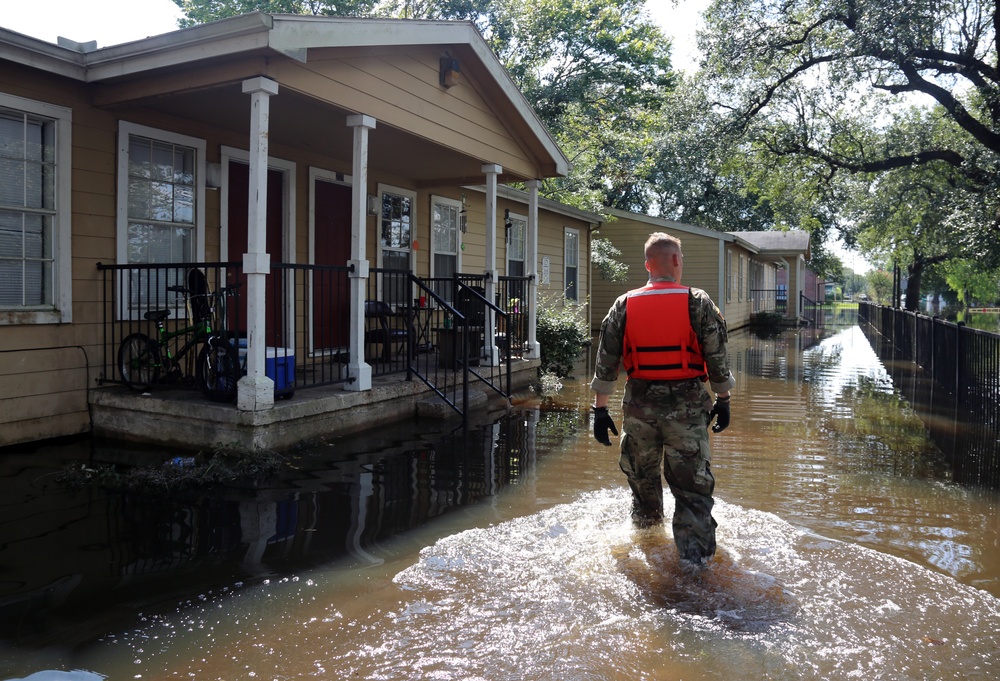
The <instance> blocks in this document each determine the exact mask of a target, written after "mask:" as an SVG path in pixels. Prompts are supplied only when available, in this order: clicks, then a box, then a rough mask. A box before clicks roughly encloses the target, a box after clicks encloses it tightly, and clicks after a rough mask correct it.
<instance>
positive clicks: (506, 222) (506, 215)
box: [503, 208, 514, 244]
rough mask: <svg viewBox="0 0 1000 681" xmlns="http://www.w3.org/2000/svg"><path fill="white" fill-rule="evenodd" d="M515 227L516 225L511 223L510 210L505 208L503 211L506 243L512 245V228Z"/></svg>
mask: <svg viewBox="0 0 1000 681" xmlns="http://www.w3.org/2000/svg"><path fill="white" fill-rule="evenodd" d="M513 226H514V223H513V222H511V221H510V208H505V209H504V211H503V240H504V243H508V244H509V243H510V228H511V227H513Z"/></svg>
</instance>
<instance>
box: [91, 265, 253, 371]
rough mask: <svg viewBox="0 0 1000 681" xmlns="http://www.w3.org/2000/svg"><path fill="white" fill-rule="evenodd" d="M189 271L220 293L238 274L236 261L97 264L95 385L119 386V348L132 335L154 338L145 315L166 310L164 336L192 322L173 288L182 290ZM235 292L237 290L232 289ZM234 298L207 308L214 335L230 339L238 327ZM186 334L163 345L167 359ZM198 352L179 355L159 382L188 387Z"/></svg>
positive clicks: (152, 326) (185, 339) (186, 339)
mask: <svg viewBox="0 0 1000 681" xmlns="http://www.w3.org/2000/svg"><path fill="white" fill-rule="evenodd" d="M192 267H198V268H200V269H201V270H202V271H203V272H204V273H205V277H206V279H207V283H208V287H209V290H211V291H219V290H221V289H222V288H224V287H227V286H233V285H235V284H238V283H239V280H238V277H234V276H233V273H234V272H236V271H238V269H239V264H238V263H227V262H214V263H197V264H194V263H169V264H159V265H139V264H134V265H106V264H103V263H97V269H98V270H99V271H100V272H101V274H102V277H101V301H100V302H101V307H100V314H101V328H102V350H103V352H102V353H101V368H100V370H99V375H100V378H99V380H100V382H102V383H105V382H121V376H120V375H119V372H118V368H117V358H118V348H119V346H120V345H121V343H122V341H123V340H124V339H125V338H126V337H128V336H129V335H131V334H134V333H142V334H145V335H147V336H149V337H150V338H153V339H155V338H157V329H156V326H155V324H154V322H153V321H151V320H149V319H147V318H146V317H145V315H146V313H149V312H153V311H157V310H167V311H168V312H169V316H168V317H167V318H166V319H165V320H164V321H163V325H164V329H165V331H166V332H168V333H169V334H173V333H175V332H178V331H179V330H180V329H183V328H184V327H185V326H189V325H190V324H191V310H190V309H189V306H188V305H186V304H185V303H186V300H187V298H186V296H185V294H184V293H183V292H182V291H180V290H178V288H183V287H185V286H186V282H187V278H188V273H189V271H190V270H191V268H192ZM236 291H237V292H238V291H239V289H238V287H237V288H236ZM233 300H234V298H221V299H220V300H219V301H218V304H217V305H216V306H215V308H214V309H213V310H212V316H211V321H210V324H211V327H212V330H213V332H214V333H215V334H218V335H224V336H232V337H235V335H236V330H237V329H239V328H241V326H242V323H241V319H242V318H241V310H240V307H239V306H238V305H232V301H233ZM190 340H191V337H190V336H189V335H185V334H181V335H178V336H176V337H174V338H172V339H171V340H169V341H168V342H167V350H168V351H169V352H170V356H172V357H178V356H179V355H180V353H181V349H182V348H183V347H184V345H185V343H187V342H189V341H190ZM198 350H199V348H197V347H192V348H191V349H189V350H188V351H187V352H186V353H184V354H183V356H181V358H180V361H179V362H178V363H177V365H176V366H174V367H173V369H172V371H171V372H170V374H169V375H166V376H161V380H165V381H169V382H173V383H177V384H181V385H185V384H189V383H190V384H193V383H194V376H195V359H196V358H197V355H198Z"/></svg>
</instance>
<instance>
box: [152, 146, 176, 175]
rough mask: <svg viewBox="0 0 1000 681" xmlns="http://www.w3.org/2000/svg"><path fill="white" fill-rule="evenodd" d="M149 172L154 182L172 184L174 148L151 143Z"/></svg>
mask: <svg viewBox="0 0 1000 681" xmlns="http://www.w3.org/2000/svg"><path fill="white" fill-rule="evenodd" d="M151 154H152V156H151V163H150V172H151V173H152V175H151V177H152V178H153V179H154V180H162V181H164V182H173V179H174V147H173V145H172V144H167V143H165V142H153V147H152V150H151Z"/></svg>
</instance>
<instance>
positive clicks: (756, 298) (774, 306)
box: [750, 288, 788, 314]
mask: <svg viewBox="0 0 1000 681" xmlns="http://www.w3.org/2000/svg"><path fill="white" fill-rule="evenodd" d="M750 306H751V313H752V314H757V313H759V312H777V313H779V314H785V311H786V310H787V309H788V291H785V290H783V289H763V288H752V289H750Z"/></svg>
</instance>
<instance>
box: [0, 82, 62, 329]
mask: <svg viewBox="0 0 1000 681" xmlns="http://www.w3.org/2000/svg"><path fill="white" fill-rule="evenodd" d="M0 106H2V107H4V108H6V109H12V110H15V111H19V112H21V113H25V114H30V115H33V116H40V117H42V118H48V119H50V120H52V122H53V123H54V124H55V150H54V151H55V185H56V186H55V196H54V201H55V205H54V210H55V214H54V215H52V236H51V238H52V244H51V248H52V260H53V262H52V275H53V282H52V305H51V306H49V305H46V306H44V307H43V308H41V309H40V308H37V307H31V308H28V307H21V306H16V307H3V308H0V326H5V325H15V324H67V323H69V322H72V321H73V253H72V245H73V240H72V227H73V219H72V217H73V206H72V195H73V192H72V189H73V188H72V171H73V158H72V152H73V111H72V109H69V108H66V107H63V106H57V105H55V104H49V103H48V102H39V101H35V100H33V99H26V98H24V97H18V96H16V95H8V94H5V93H2V92H0Z"/></svg>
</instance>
